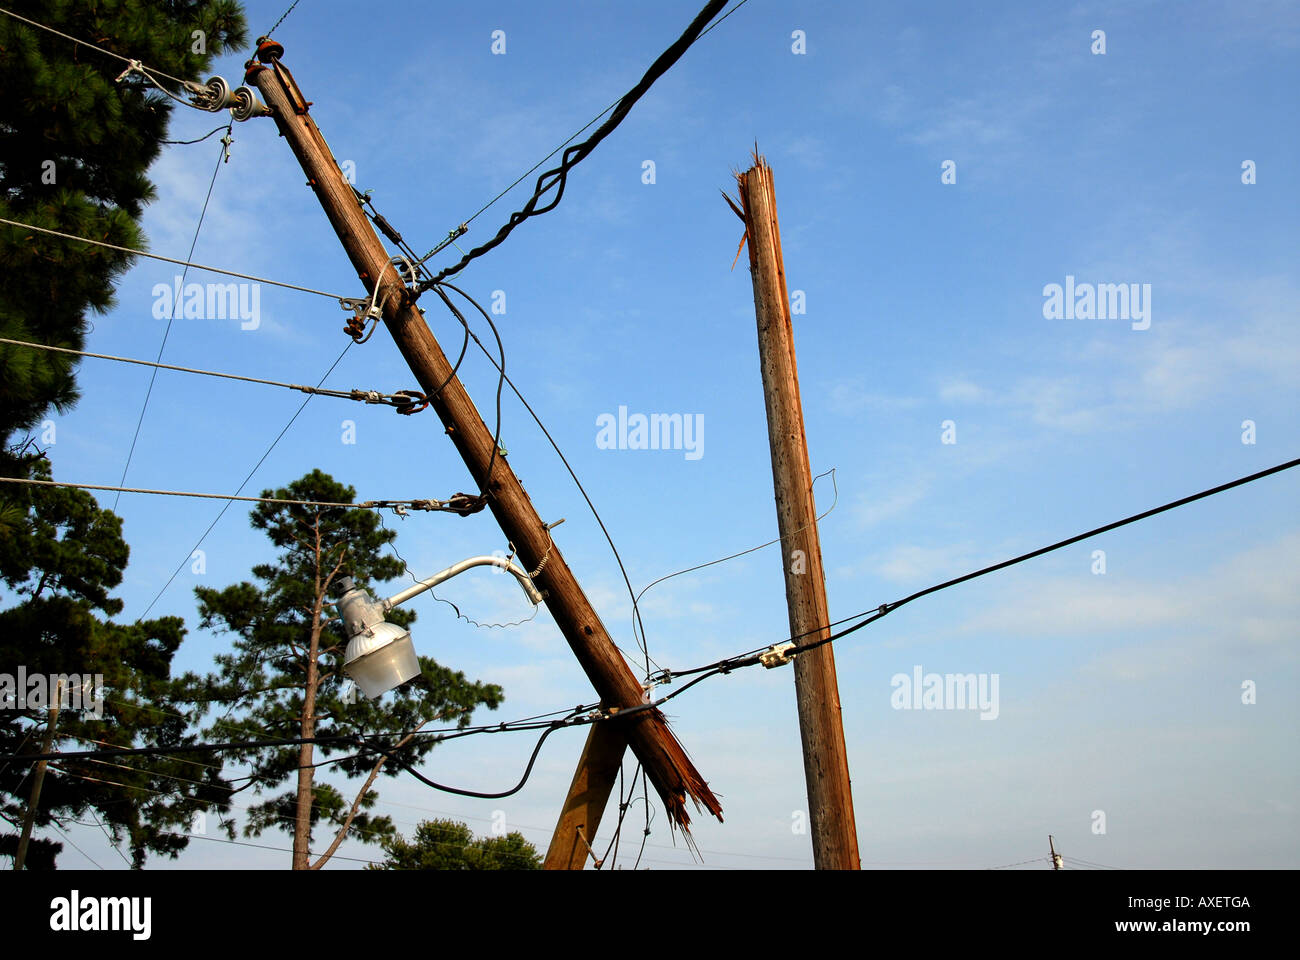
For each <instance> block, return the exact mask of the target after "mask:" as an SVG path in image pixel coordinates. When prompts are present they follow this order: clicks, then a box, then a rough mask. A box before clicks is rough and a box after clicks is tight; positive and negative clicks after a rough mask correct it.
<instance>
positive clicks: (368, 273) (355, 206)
mask: <svg viewBox="0 0 1300 960" xmlns="http://www.w3.org/2000/svg"><path fill="white" fill-rule="evenodd" d="M283 53H284V50H283V48H282V47H281V46H280V45H279V44H278V43H276V42H275V41H273V40H266V39H264V40H263V41H262V42H261V43H260V44H259V45H258V52H257V58H258V60H260V61H261V64H257V63H252V62H250V64H249V67H248V71H247V73H246V74H245V82H246V83H249V84H252V85H254V86H256V87H257V89H258V90H259V91H260V92H261V94H262V97H263V99H264V100H265V101H266V105H267V106H268V107H269V108H270V109H271V111H272V115H273V116H274V119H275V123H276V126H277V127H278V128H279V130H280V133H281V134H282V135H283V136H284V138H285V139H286V140H288V142H289V146H290V148H291V149H292V150H293V152H294V155H295V156H296V157H297V158H298V162H299V163H300V164H301V165H302V168H303V170H304V171H305V172H306V174H307V184H308V186H310V187H311V188H312V189H313V190H314V191H315V192H316V197H317V199H318V200H319V201H320V204H321V207H322V208H323V209H324V211H325V215H326V217H328V218H329V222H330V224H331V226H333V228H334V231H335V233H337V234H338V237H339V240H340V241H341V242H342V244H343V247H344V249H345V250H346V252H347V255H348V257H349V259H350V260H351V261H352V264H353V266H354V267H355V268H356V271H357V275H358V276H359V277H360V278H361V282H362V283H363V284H364V285H365V288H366V290H367V292H373V291H375V290H376V288H377V289H378V291H379V294H378V298H379V299H380V300H382V302H383V316H384V323H385V325H386V326H387V327H388V330H389V332H390V333H391V334H392V337H393V340H394V342H395V343H396V344H397V347H398V349H399V350H400V351H401V353H402V356H403V357H404V358H405V360H406V362H407V364H408V365H409V366H410V368H411V371H412V373H414V374H415V377H416V380H417V381H418V382H419V384H420V387H421V389H422V390H423V391H424V392H425V393H426V394H427V395H428V396H429V398H430V406H431V408H432V409H433V411H434V413H435V414H436V415H437V417H438V419H439V420H441V421H442V423H443V425H444V427H445V428H446V432H447V434H448V436H450V437H451V441H452V443H453V444H454V445H455V447H456V450H457V452H459V453H460V455H461V457H462V459H463V460H464V461H465V465H466V467H468V469H469V472H470V476H471V477H473V479H474V481H475V482H476V483H477V484H479V486H480V489H482V490H484V492H485V493H486V494H487V507H488V509H489V510H491V511H492V514H493V516H494V517H495V518H496V520H497V523H499V524H500V526H501V529H502V531H503V532H504V533H505V534H506V536H507V537H508V538H509V539H510V541H511V542H513V543H514V545H515V548H516V549H517V551H518V556H519V559H520V562H521V564H522V565H523V566H524V567H525V568H526V569H533V568H534V567H536V566H537V564H538V563H539V562H540V561H541V559H542V558H543V557H544V556H545V557H547V558H548V559H547V562H546V566H545V568H544V569H543V570H542V571H541V572H540V573H539V574H538V575H537V577H536V583H537V586H538V589H540V590H541V591H542V592H543V594H544V595H545V597H546V606H547V608H548V609H549V610H550V611H551V614H552V616H553V617H554V618H555V622H556V624H557V625H558V626H559V628H560V631H561V632H562V633H563V634H564V638H565V640H567V641H568V643H569V646H570V647H571V648H572V649H573V652H574V654H575V655H576V656H577V658H578V662H579V663H580V664H581V665H582V668H583V670H584V671H585V672H586V674H587V677H588V678H589V679H590V680H591V683H592V686H594V687H595V689H596V692H597V694H598V695H599V696H600V698H601V702H602V703H603V704H604V705H605V707H606V708H607V709H608V710H611V711H616V710H622V709H626V708H628V707H633V706H637V705H638V704H640V703H641V702H642V688H641V684H640V682H639V681H638V680H637V678H636V675H635V674H633V672H632V670H631V668H630V667H629V666H628V665H627V663H626V661H625V660H624V659H623V657H622V655H621V654H620V653H619V651H618V648H617V647H615V645H614V642H613V640H611V639H610V636H609V633H608V632H607V631H606V629H605V626H604V624H602V623H601V621H600V617H599V616H597V614H596V611H595V609H594V608H593V607H592V605H591V602H590V601H589V600H588V599H587V597H586V595H585V594H584V593H583V591H582V588H581V587H580V586H579V585H578V581H577V579H576V578H575V577H574V575H573V571H572V570H570V569H569V566H568V564H567V563H565V561H564V557H563V556H562V555H561V553H560V550H559V548H558V547H557V546H555V545H553V544H552V542H551V536H550V533H549V532H548V531H547V529H546V527H545V524H544V523H543V521H542V519H541V518H540V517H539V516H538V515H537V511H536V509H535V508H534V507H533V504H532V501H531V500H530V499H529V497H528V494H527V493H526V492H525V491H524V488H523V485H522V484H521V483H520V482H519V479H518V477H516V476H515V473H514V471H513V470H512V469H511V467H510V463H509V462H508V460H507V458H506V457H505V456H504V455H502V454H500V453H499V452H498V454H497V456H495V458H494V457H493V455H492V450H493V438H492V432H491V431H490V430H489V429H488V427H487V425H486V424H485V423H484V422H483V419H482V417H481V416H479V413H478V410H477V409H475V407H474V403H473V401H471V400H470V398H469V395H468V394H467V393H466V391H465V388H464V386H463V385H462V384H461V382H460V380H459V379H458V378H457V377H455V376H453V375H452V368H451V364H450V363H449V362H448V361H447V357H446V356H445V355H444V354H443V352H442V349H441V348H440V347H439V345H438V342H437V340H436V339H435V338H434V336H433V333H432V332H431V331H430V330H429V327H428V324H427V323H425V320H424V314H423V312H422V311H421V310H420V309H419V308H418V307H417V306H416V304H415V299H414V298H413V296H412V295H411V292H410V291H409V290H408V289H407V287H406V285H405V284H404V283H403V282H402V280H401V278H400V277H399V276H398V273H397V271H396V270H395V269H394V268H393V267H392V266H391V264H390V263H389V259H388V253H387V252H386V250H385V249H384V246H383V244H382V243H381V242H380V240H379V238H378V237H377V236H376V235H375V232H374V230H373V229H372V227H371V225H370V222H369V221H368V220H367V219H366V216H365V214H364V212H363V211H362V209H361V206H360V204H359V203H358V201H357V198H356V195H355V193H354V192H353V190H352V187H351V186H350V185H349V184H348V182H347V181H346V179H345V178H344V176H343V173H342V171H341V170H340V169H339V165H338V163H337V162H336V161H335V159H334V156H333V154H332V153H331V152H330V149H329V146H328V145H327V144H326V143H325V138H324V137H323V136H322V135H321V132H320V130H319V129H318V128H317V127H316V124H315V123H314V122H313V121H312V119H311V117H310V116H308V112H307V111H308V108H309V107H310V104H309V103H308V102H307V101H306V99H305V98H304V97H303V95H302V92H301V91H300V90H299V88H298V85H297V83H296V82H295V81H294V79H293V77H292V76H291V75H290V73H289V71H288V70H287V69H286V68H285V67H284V65H283V64H282V63H281V62H280V58H281V57H282V56H283ZM386 142H390V143H394V144H396V143H398V142H399V141H395V140H388V141H386ZM439 388H441V390H440V389H439ZM490 461H494V462H493V464H492V476H491V477H490V478H489V477H488V476H487V473H488V465H489V462H490ZM606 722H613V723H616V724H617V725H618V726H619V728H620V731H621V733H622V734H623V736H624V737H626V738H627V742H628V745H629V746H630V747H631V748H632V751H633V753H635V754H636V757H637V759H638V760H640V761H641V765H642V766H643V767H644V768H645V770H646V774H647V775H648V776H649V778H650V782H651V783H652V784H653V785H654V787H655V790H656V791H657V792H658V794H659V797H660V799H661V800H662V801H663V803H664V807H665V809H666V810H667V812H668V817H669V820H670V821H671V822H672V823H673V824H675V825H677V826H680V827H682V828H684V829H688V828H689V825H690V816H689V815H688V813H687V812H686V807H685V799H686V798H687V797H690V798H691V800H692V801H694V803H695V804H696V806H697V807H699V806H701V805H702V806H703V807H704V808H705V809H706V810H707V811H708V812H709V813H711V814H713V815H714V816H716V817H718V819H719V820H721V819H722V816H721V814H722V807H721V804H720V803H719V802H718V800H717V798H716V797H714V795H713V793H712V791H710V790H709V787H708V784H707V783H706V782H705V781H704V778H703V777H702V776H701V775H700V773H699V771H697V770H696V769H695V766H694V765H693V764H692V763H691V761H690V758H689V757H687V755H686V751H685V750H684V749H682V746H681V744H680V743H678V742H677V739H676V738H675V737H674V736H673V734H672V731H671V730H669V728H668V723H667V720H666V719H665V718H664V715H663V713H662V712H660V711H659V710H646V711H641V712H638V713H637V714H634V715H632V716H629V717H628V718H627V719H625V720H616V721H606Z"/></svg>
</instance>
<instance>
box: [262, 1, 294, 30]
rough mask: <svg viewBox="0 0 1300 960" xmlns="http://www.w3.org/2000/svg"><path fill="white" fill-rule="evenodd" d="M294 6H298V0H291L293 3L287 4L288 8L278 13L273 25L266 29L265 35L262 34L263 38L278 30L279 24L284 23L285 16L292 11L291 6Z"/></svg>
mask: <svg viewBox="0 0 1300 960" xmlns="http://www.w3.org/2000/svg"><path fill="white" fill-rule="evenodd" d="M296 6H298V0H293V3H291V4H289V9H288V10H286V11H284V13H282V14H280V19H279V20H277V21H275V26H273V27H272V28H271V29H270V30H268V31H266V33H265V35H264V36H263V39H269V38H270V36H271V34H273V33H275V31H276V30H279V29H280V24H282V23H284V21H285V18H286V17H288V16H289V14H291V13H293V8H294V7H296Z"/></svg>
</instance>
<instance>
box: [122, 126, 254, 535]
mask: <svg viewBox="0 0 1300 960" xmlns="http://www.w3.org/2000/svg"><path fill="white" fill-rule="evenodd" d="M233 126H234V121H233V120H232V121H231V122H230V124H229V125H228V126H227V127H226V132H227V133H229V132H230V129H231V127H233ZM225 150H226V145H225V144H224V143H223V144H222V145H221V152H220V153H219V154H217V164H216V166H215V167H213V168H212V179H210V180H209V181H208V192H207V195H206V196H204V198H203V209H202V210H200V211H199V222H198V223H197V224H195V226H194V236H193V238H192V239H191V240H190V252H189V253H187V254H186V255H185V259H186V260H187V261H188V260H190V259H192V258H193V256H194V248H195V247H196V246H197V245H198V242H199V233H200V232H201V231H202V230H203V221H204V219H206V217H207V215H208V203H209V202H210V201H211V200H212V189H213V187H215V186H216V185H217V174H218V173H220V172H221V166H222V163H221V160H222V157H223V156H224V155H225ZM189 275H190V268H189V264H188V263H187V264H186V265H185V269H184V270H182V271H181V286H182V288H183V287H184V285H185V278H186V277H188V276H189ZM180 301H181V298H180V297H177V298H176V300H175V302H174V303H173V304H172V311H171V316H169V317H168V318H167V326H166V328H165V329H164V330H163V335H162V342H161V343H159V344H158V356H157V358H156V359H157V360H158V361H161V360H162V355H163V349H164V348H165V347H166V346H167V338H168V336H170V335H171V332H172V324H173V323H174V322H175V321H176V312H177V311H178V310H179V309H180V305H181V304H180ZM157 379H158V366H157V364H155V365H154V368H153V372H152V373H151V374H150V375H149V387H148V389H147V390H145V393H144V403H143V404H142V405H141V406H140V416H139V417H138V418H137V419H136V422H135V433H133V434H132V435H131V446H130V448H129V449H128V450H127V452H126V463H124V464H123V465H122V477H121V479H120V480H118V483H120V484H125V483H126V474H127V471H128V470H130V469H131V460H132V459H133V458H134V457H135V445H136V442H137V441H138V440H139V439H140V428H141V427H142V426H143V425H144V415H145V412H146V411H147V410H148V409H149V400H150V398H151V397H152V396H153V385H154V382H155V381H156V380H157ZM121 499H122V494H120V493H119V494H118V495H117V496H116V497H114V498H113V510H114V511H116V510H117V504H118V502H119V501H120V500H121Z"/></svg>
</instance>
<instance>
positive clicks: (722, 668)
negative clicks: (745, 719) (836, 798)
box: [618, 459, 1300, 717]
mask: <svg viewBox="0 0 1300 960" xmlns="http://www.w3.org/2000/svg"><path fill="white" fill-rule="evenodd" d="M1297 466H1300V459H1295V460H1288V461H1287V462H1286V463H1280V464H1278V465H1277V466H1274V467H1269V468H1268V469H1267V470H1260V471H1259V472H1257V473H1252V474H1250V475H1249V476H1245V477H1240V478H1238V479H1236V480H1231V481H1229V482H1228V483H1222V484H1219V485H1218V486H1216V487H1211V488H1210V489H1208V490H1202V491H1201V492H1200V493H1194V494H1191V495H1190V496H1186V497H1182V498H1180V499H1178V500H1172V501H1170V502H1169V503H1165V504H1162V505H1161V506H1158V507H1153V508H1151V509H1150V510H1144V511H1142V512H1141V513H1136V514H1133V515H1132V516H1130V517H1125V518H1124V519H1122V520H1116V521H1114V522H1112V523H1108V524H1105V525H1103V526H1100V527H1096V528H1094V529H1092V530H1089V531H1087V532H1085V533H1080V534H1076V535H1075V536H1072V537H1068V538H1066V539H1065V540H1058V541H1057V542H1056V543H1052V544H1049V545H1048V546H1045V547H1040V548H1038V549H1037V550H1031V551H1030V552H1029V553H1024V554H1021V555H1020V556H1018V557H1013V558H1011V559H1010V560H1004V561H1002V562H1001V563H995V564H992V565H990V566H987V567H983V568H981V569H979V570H975V571H972V572H971V573H967V574H965V575H963V576H960V577H954V578H953V579H951V580H946V581H944V582H943V583H937V584H935V585H934V586H931V587H926V588H925V589H924V590H918V591H916V592H915V593H913V594H910V595H909V596H906V597H904V598H903V599H902V600H899V601H897V602H895V603H884V604H881V605H880V606H879V607H877V608H875V609H874V610H864V611H863V612H861V613H856V614H853V615H852V616H849V617H844V618H843V619H841V620H836V621H833V622H831V623H828V624H822V625H821V626H818V627H814V628H813V629H812V630H807V631H805V632H803V633H801V634H797V635H795V636H792V637H789V638H787V640H786V641H784V642H788V643H796V644H797V643H798V641H800V640H802V639H803V638H805V637H808V636H812V635H815V634H819V633H821V632H823V631H824V630H828V629H830V628H831V627H835V626H838V625H839V624H841V623H848V622H849V621H850V620H858V621H859V622H858V623H855V624H853V626H851V627H847V628H846V629H844V630H840V631H839V632H837V633H832V634H830V635H828V636H826V637H822V638H821V639H819V640H816V641H814V642H812V643H807V644H799V645H798V646H797V647H796V649H795V650H794V651H793V652H794V653H795V654H801V653H804V652H806V651H808V650H815V649H817V648H818V647H820V646H822V645H824V644H828V643H833V642H835V641H836V640H839V639H841V638H842V637H846V636H848V635H849V634H851V633H855V632H857V631H858V630H861V629H862V628H863V627H866V626H869V625H870V624H872V623H875V622H876V621H877V620H879V619H880V618H881V617H884V616H887V615H889V614H891V613H893V612H894V611H895V610H897V609H898V608H899V607H902V606H904V605H906V604H908V603H911V602H912V601H913V600H917V599H919V598H921V597H925V596H928V595H930V594H932V593H937V592H939V591H941V590H946V589H948V588H949V587H954V586H956V585H958V584H960V583H965V582H966V581H968V580H974V579H976V578H977V577H982V576H985V575H987V574H990V573H994V572H996V571H998V570H1003V569H1006V568H1007V567H1011V566H1015V565H1016V564H1019V563H1024V562H1025V561H1027V560H1032V559H1034V558H1036V557H1041V556H1043V555H1044V554H1047V553H1051V552H1053V551H1055V550H1060V549H1062V548H1064V547H1068V546H1071V545H1072V544H1075V543H1078V542H1079V541H1081V540H1086V539H1088V538H1090V537H1095V536H1099V535H1100V534H1103V533H1108V532H1110V531H1111V530H1117V529H1119V528H1120V527H1124V526H1127V525H1128V524H1131V523H1137V522H1138V521H1140V520H1145V519H1148V518H1150V517H1154V516H1156V515H1158V514H1161V513H1165V512H1167V511H1169V510H1174V509H1177V508H1178V507H1182V506H1186V505H1187V504H1190V503H1195V502H1196V501H1197V500H1203V499H1205V498H1207V497H1212V496H1215V495H1216V494H1219V493H1223V492H1225V491H1227V490H1231V489H1233V488H1234V487H1239V486H1242V485H1244V484H1247V483H1253V482H1255V481H1257V480H1262V479H1263V478H1265V477H1269V476H1272V475H1273V474H1275V473H1280V472H1282V471H1284V470H1291V469H1293V468H1295V467H1297ZM860 618H861V619H860ZM766 649H769V648H765V647H761V648H758V650H755V651H750V652H749V653H744V654H739V655H737V656H734V657H728V658H726V659H723V660H718V661H715V662H713V663H710V664H705V665H704V666H701V667H694V668H692V669H690V670H680V671H666V670H665V671H662V672H661V674H662V679H661V682H664V683H667V682H668V681H669V680H671V679H672V678H673V677H683V676H690V675H696V676H695V679H693V680H692V681H691V682H690V683H687V684H686V685H684V686H682V687H679V688H678V689H677V690H674V691H673V692H672V693H670V694H668V695H666V696H663V697H660V698H659V699H657V700H652V701H651V702H648V703H640V704H637V705H635V706H632V707H627V708H624V709H622V710H620V711H619V712H618V716H619V717H626V716H629V715H632V714H635V713H639V712H641V711H643V710H652V709H657V708H658V707H659V706H661V705H662V704H664V703H666V702H667V701H669V700H671V699H673V698H674V697H677V696H680V695H681V694H683V693H685V692H686V691H687V690H689V689H691V688H692V687H694V686H695V685H696V684H698V683H700V682H701V681H703V680H707V679H708V678H709V677H713V676H716V675H718V674H725V673H730V672H731V671H733V670H738V669H741V668H744V667H752V666H757V665H758V664H759V663H761V662H762V661H761V659H760V658H759V656H758V655H757V654H758V652H759V650H766Z"/></svg>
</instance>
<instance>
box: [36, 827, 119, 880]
mask: <svg viewBox="0 0 1300 960" xmlns="http://www.w3.org/2000/svg"><path fill="white" fill-rule="evenodd" d="M50 826H52V827H53V828H54V829H55V830H57V831H59V833H60V834H61V835H62V837H63V839H64V840H66V841H68V843H70V844H72V849H73V850H76V851H77V853H79V854H81V855H82V856H83V857H85V858H86V859H87V860H89V861H90V862H91V863H93V864H94V865H95V867H96V868H98V869H100V870H103V869H104V868H103V866H101V865H100V864H99V862H98V861H96V860H95V858H94V857H92V856H91V855H90V854H88V853H87V852H86V851H85V850H82V849H81V848H80V847H79V846H77V844H76V842H75V841H74V840H73V839H72V838H71V837H70V836H68V835H67V833H66V832H65V831H64V829H63V828H62V827H61V826H59V825H58V823H56V822H52V823H51V824H50ZM119 852H120V851H119Z"/></svg>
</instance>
